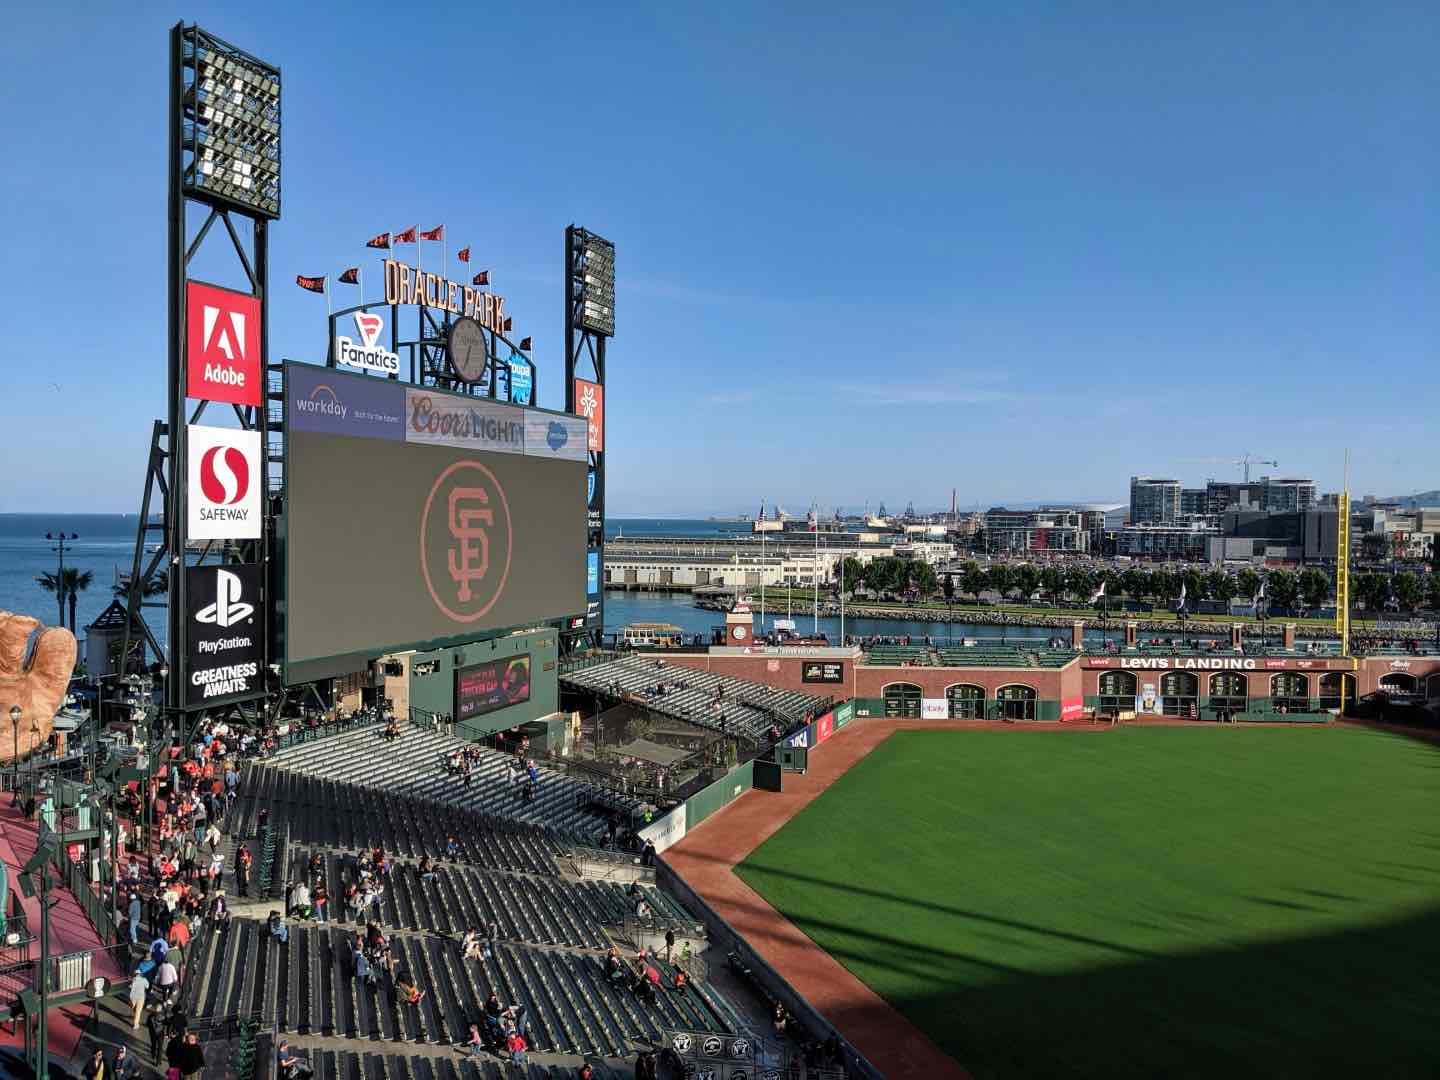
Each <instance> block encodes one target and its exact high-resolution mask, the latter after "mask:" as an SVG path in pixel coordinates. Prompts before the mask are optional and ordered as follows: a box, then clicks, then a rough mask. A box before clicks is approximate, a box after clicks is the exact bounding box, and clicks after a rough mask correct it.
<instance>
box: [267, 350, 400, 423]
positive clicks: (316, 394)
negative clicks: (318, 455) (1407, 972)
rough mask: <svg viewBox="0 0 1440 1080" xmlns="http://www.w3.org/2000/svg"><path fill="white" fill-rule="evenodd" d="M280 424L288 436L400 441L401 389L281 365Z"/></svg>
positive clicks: (391, 384)
mask: <svg viewBox="0 0 1440 1080" xmlns="http://www.w3.org/2000/svg"><path fill="white" fill-rule="evenodd" d="M285 423H286V424H287V425H289V427H288V430H290V431H325V432H329V433H330V434H332V435H354V436H357V437H359V438H366V439H391V440H396V441H398V440H400V439H403V438H404V437H405V388H404V387H403V386H401V385H400V384H399V383H398V382H391V381H390V380H389V379H367V378H365V377H364V376H363V375H345V374H342V373H341V372H338V371H336V370H335V369H334V368H323V367H313V366H311V365H309V364H287V365H286V366H285Z"/></svg>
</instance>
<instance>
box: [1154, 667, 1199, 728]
mask: <svg viewBox="0 0 1440 1080" xmlns="http://www.w3.org/2000/svg"><path fill="white" fill-rule="evenodd" d="M1160 702H1161V705H1162V707H1163V708H1162V711H1163V712H1164V713H1165V715H1166V716H1185V717H1189V718H1190V719H1192V720H1193V719H1195V718H1196V717H1197V716H1199V715H1200V680H1199V679H1198V678H1197V677H1196V676H1195V674H1194V673H1193V672H1189V671H1167V672H1166V673H1165V674H1164V675H1161V676H1160Z"/></svg>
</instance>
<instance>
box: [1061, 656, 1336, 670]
mask: <svg viewBox="0 0 1440 1080" xmlns="http://www.w3.org/2000/svg"><path fill="white" fill-rule="evenodd" d="M1082 666H1084V667H1085V668H1088V669H1093V668H1132V669H1136V670H1142V671H1260V670H1267V671H1341V670H1345V671H1348V670H1349V669H1350V663H1349V661H1347V660H1343V659H1338V658H1336V659H1329V660H1310V659H1301V658H1298V657H1276V658H1273V659H1267V658H1256V657H1253V656H1087V657H1086V658H1085V660H1084V663H1083V665H1082Z"/></svg>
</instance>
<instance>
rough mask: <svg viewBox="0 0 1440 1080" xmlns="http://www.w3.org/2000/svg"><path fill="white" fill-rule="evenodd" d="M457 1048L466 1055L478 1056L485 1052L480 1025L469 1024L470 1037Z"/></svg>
mask: <svg viewBox="0 0 1440 1080" xmlns="http://www.w3.org/2000/svg"><path fill="white" fill-rule="evenodd" d="M457 1049H458V1050H459V1051H460V1052H461V1053H462V1054H464V1055H466V1056H467V1057H479V1056H480V1055H481V1054H483V1053H484V1052H485V1039H484V1038H483V1037H482V1036H481V1034H480V1025H479V1024H471V1025H470V1037H469V1038H468V1039H466V1040H465V1041H464V1042H463V1043H461V1044H460V1046H459V1047H457Z"/></svg>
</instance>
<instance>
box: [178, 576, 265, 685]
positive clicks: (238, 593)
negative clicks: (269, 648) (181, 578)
mask: <svg viewBox="0 0 1440 1080" xmlns="http://www.w3.org/2000/svg"><path fill="white" fill-rule="evenodd" d="M185 591H186V593H187V595H188V599H189V608H190V617H189V626H188V627H186V636H187V638H188V641H189V645H188V648H187V654H188V656H189V668H190V679H189V683H188V685H187V686H186V687H185V703H186V704H187V705H189V706H201V707H203V706H205V705H211V704H216V703H219V702H221V701H231V700H234V699H236V698H240V697H246V696H255V695H259V694H262V693H264V690H265V678H264V672H263V671H262V668H263V666H264V663H265V650H264V637H263V635H264V626H265V615H264V611H263V609H262V607H261V605H260V567H259V566H257V565H255V564H254V563H235V564H232V565H230V566H192V567H189V568H188V569H186V571H185Z"/></svg>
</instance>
